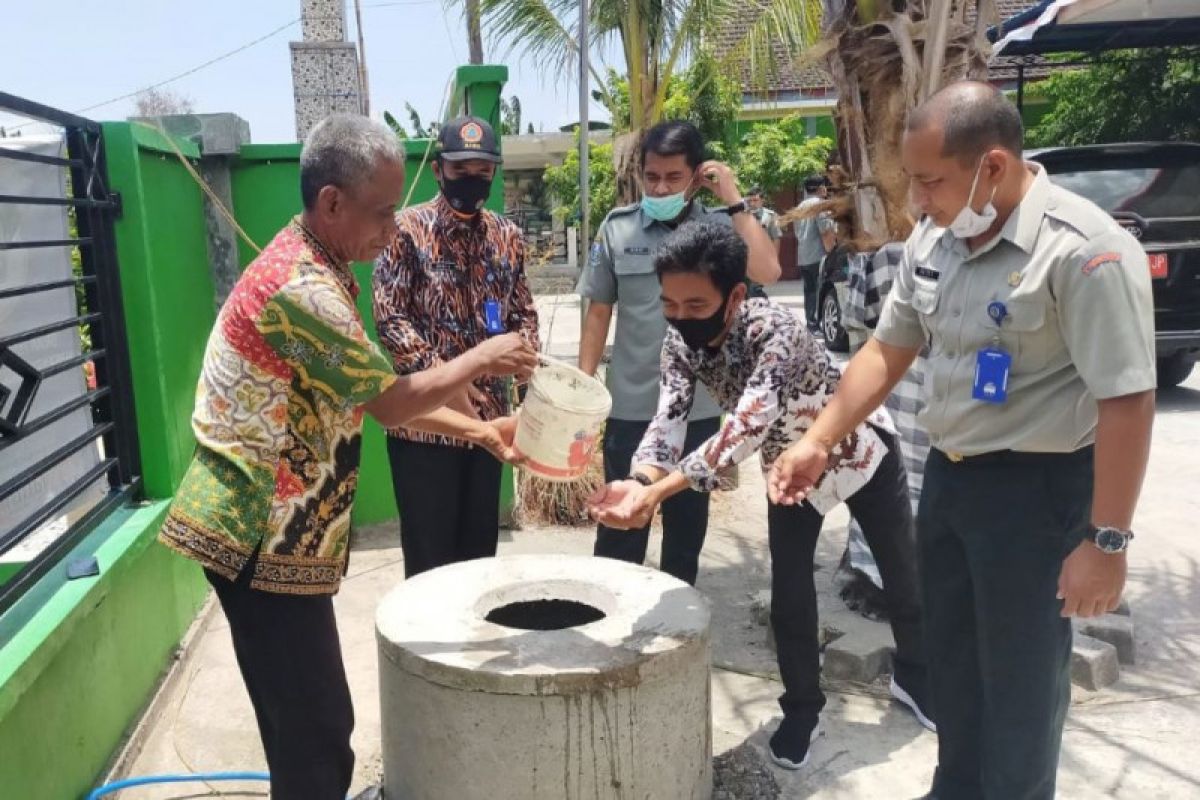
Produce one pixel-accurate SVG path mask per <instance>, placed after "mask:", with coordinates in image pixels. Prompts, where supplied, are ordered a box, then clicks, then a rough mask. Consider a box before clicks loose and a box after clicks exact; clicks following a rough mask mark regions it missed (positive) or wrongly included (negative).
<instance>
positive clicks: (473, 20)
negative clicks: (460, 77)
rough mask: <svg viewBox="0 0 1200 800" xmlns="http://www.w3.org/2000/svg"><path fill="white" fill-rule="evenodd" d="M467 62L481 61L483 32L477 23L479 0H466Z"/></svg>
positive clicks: (476, 62)
mask: <svg viewBox="0 0 1200 800" xmlns="http://www.w3.org/2000/svg"><path fill="white" fill-rule="evenodd" d="M466 17H467V45H468V47H469V48H470V56H469V57H468V63H471V64H482V63H483V33H482V32H481V30H480V25H479V0H466Z"/></svg>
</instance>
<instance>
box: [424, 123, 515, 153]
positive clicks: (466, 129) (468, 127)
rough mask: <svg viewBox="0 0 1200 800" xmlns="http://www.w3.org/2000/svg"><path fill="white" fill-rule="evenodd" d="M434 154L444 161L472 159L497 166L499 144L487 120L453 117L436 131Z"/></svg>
mask: <svg viewBox="0 0 1200 800" xmlns="http://www.w3.org/2000/svg"><path fill="white" fill-rule="evenodd" d="M434 153H435V154H436V155H437V157H438V158H442V159H445V160H446V161H469V160H470V159H473V158H479V159H483V160H484V161H492V162H494V163H496V164H499V163H500V162H501V161H502V160H503V159H501V158H500V143H499V142H497V141H496V132H495V131H494V130H492V126H491V125H489V124H488V123H487V120H483V119H480V118H479V117H455V118H454V119H452V120H449V121H447V122H445V123H443V124H442V126H441V128H439V129H438V138H437V145H436V146H435V147H434Z"/></svg>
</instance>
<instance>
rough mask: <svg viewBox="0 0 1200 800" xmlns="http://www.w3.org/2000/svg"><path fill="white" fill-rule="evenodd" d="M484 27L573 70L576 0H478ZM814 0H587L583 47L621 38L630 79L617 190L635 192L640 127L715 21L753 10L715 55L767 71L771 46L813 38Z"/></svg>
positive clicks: (603, 89) (560, 69) (653, 119)
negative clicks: (742, 30) (745, 25)
mask: <svg viewBox="0 0 1200 800" xmlns="http://www.w3.org/2000/svg"><path fill="white" fill-rule="evenodd" d="M481 1H482V8H483V16H484V19H485V20H486V22H487V25H488V28H489V33H490V34H491V35H493V36H495V37H496V38H497V39H498V40H499V41H501V42H503V43H505V44H507V46H508V49H509V52H512V51H514V50H518V51H520V53H521V54H522V55H525V56H528V57H530V58H532V59H533V60H534V61H535V62H536V63H538V64H541V65H543V67H544V69H545V70H546V71H547V72H548V73H550V74H558V75H563V76H569V75H573V74H574V71H573V70H572V65H573V63H574V62H575V59H577V58H578V53H579V50H578V47H579V45H578V33H577V32H578V21H577V17H578V10H579V4H578V0H481ZM820 6H821V2H820V0H751V2H750V5H749V6H748V5H747V3H746V0H650V1H649V2H647V0H592V3H591V7H590V9H589V14H588V27H589V47H590V48H591V51H592V52H603V51H604V50H605V48H606V47H607V46H608V45H609V44H611V43H614V42H615V43H619V44H620V49H621V53H622V56H623V59H624V62H625V75H626V77H627V79H628V81H629V98H630V101H629V132H628V133H627V134H626V135H625V136H623V137H621V139H620V140H618V142H617V145H616V146H615V147H614V154H615V157H616V159H617V165H618V194H619V195H620V196H621V197H622V198H623V199H624V200H626V201H629V200H632V199H633V198H634V197H636V194H637V190H636V187H635V186H634V182H633V180H632V176H633V173H634V166H633V159H631V158H630V156H631V155H632V154H633V153H635V152H636V150H637V146H638V144H639V143H640V139H641V133H642V132H643V131H644V130H645V129H646V128H649V127H650V126H652V125H654V124H655V123H657V122H659V121H661V120H662V114H663V104H664V102H665V100H666V97H667V86H668V83H669V79H670V77H671V76H672V75H673V74H675V73H676V72H677V71H679V70H681V69H682V68H683V66H684V65H685V63H686V61H687V59H688V58H689V57H691V55H693V54H694V53H696V52H698V51H699V49H700V48H702V47H711V45H710V44H709V38H710V37H711V36H712V34H714V33H715V32H716V31H717V30H719V29H720V27H721V23H722V22H723V21H725V20H729V19H732V18H734V16H735V15H744V14H747V13H752V14H756V15H757V16H756V19H755V23H754V24H753V25H752V26H751V27H750V28H749V30H748V31H747V33H746V34H745V36H743V37H742V38H741V39H740V40H738V41H735V42H732V43H728V44H727V46H726V47H725V48H723V50H722V53H721V57H722V59H723V60H725V61H727V62H728V63H730V64H732V63H734V62H736V61H739V60H741V61H748V62H749V63H750V64H751V65H752V67H753V68H754V69H755V71H756V72H759V73H761V74H762V75H764V76H766V75H769V74H770V71H771V69H772V67H773V63H774V62H773V61H772V55H771V53H772V46H773V45H776V46H778V45H782V46H783V48H784V50H785V52H786V53H787V54H788V55H789V57H796V56H798V55H799V54H800V52H801V51H802V50H803V48H804V47H805V46H806V45H808V44H811V43H813V42H815V41H816V40H817V36H818V33H819V20H820ZM589 61H592V65H591V66H590V71H591V77H592V81H593V83H594V85H595V86H596V87H597V89H598V91H599V94H600V100H601V102H602V103H604V104H605V105H606V106H608V107H609V108H610V109H612V108H613V107H614V106H615V103H614V98H613V97H612V96H611V94H610V93H609V87H608V85H607V83H606V82H605V80H604V77H603V76H602V74H601V73H600V71H599V70H598V69H596V66H595V63H596V60H593V59H589Z"/></svg>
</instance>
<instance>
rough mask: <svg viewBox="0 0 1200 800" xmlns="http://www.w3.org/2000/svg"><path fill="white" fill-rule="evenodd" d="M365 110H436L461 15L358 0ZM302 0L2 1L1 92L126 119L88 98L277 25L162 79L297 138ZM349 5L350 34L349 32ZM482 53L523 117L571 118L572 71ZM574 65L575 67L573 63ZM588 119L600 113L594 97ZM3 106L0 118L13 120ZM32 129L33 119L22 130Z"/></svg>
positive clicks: (453, 61) (459, 44)
mask: <svg viewBox="0 0 1200 800" xmlns="http://www.w3.org/2000/svg"><path fill="white" fill-rule="evenodd" d="M362 4H363V32H364V35H365V50H366V53H367V70H368V79H369V82H370V87H371V114H372V116H373V117H374V118H376V119H381V118H382V111H383V110H384V109H386V110H389V111H391V112H392V114H393V115H394V116H395V117H396V118H397V119H398V120H400V121H401V122H403V123H404V124H405V125H407V124H408V115H407V114H406V113H405V111H404V104H405V102H409V103H411V104H412V105H413V107H414V108H416V109H417V111H418V112H420V114H421V117H422V119H423V121H426V122H427V121H429V120H430V119H436V118H437V117H438V116H439V114H438V112H439V109H440V108H441V105H442V98H443V95H444V93H445V88H446V81H447V79H448V78H449V76H450V75H451V73H452V72H453V70H454V68H455V67H456V66H458V65H460V64H464V63H466V61H467V42H466V32H465V28H466V26H465V24H464V23H463V21H462V18H461V14H460V12H459V11H458V10H457V7H451V8H450V9H447V8H446V6H445V4H444V2H443V0H391V1H390V2H389V1H388V0H362ZM300 5H301V2H300V0H201V2H199V3H186V4H185V3H182V2H180V1H179V0H157V1H156V2H151V0H109V2H106V3H103V4H102V3H99V2H96V0H87V1H86V2H84V1H83V0H41V1H40V2H22V1H21V0H0V7H3V11H2V12H0V53H2V54H3V59H2V61H0V91H4V92H8V93H9V94H15V95H17V96H18V97H23V98H25V99H27V100H34V101H37V102H39V103H43V104H45V105H50V106H54V107H56V108H60V109H63V110H66V111H73V112H81V113H82V115H83V116H87V117H90V118H92V119H97V120H111V119H124V118H125V117H126V116H128V115H129V114H131V113H132V112H133V100H132V99H124V100H119V101H117V102H113V103H107V104H105V105H102V106H100V107H98V108H92V109H90V110H87V111H84V109H87V108H88V107H89V106H94V105H96V104H99V103H104V102H105V101H108V100H110V99H112V98H116V97H119V96H121V95H125V94H128V93H130V92H134V91H136V90H139V89H142V88H144V87H146V86H149V85H151V84H155V83H158V82H160V81H163V80H166V79H167V78H171V77H172V76H175V75H177V74H179V73H183V72H185V71H188V70H191V69H193V68H195V67H198V66H200V65H202V64H204V63H205V62H207V61H209V60H211V59H214V58H216V57H218V56H221V55H223V54H225V53H228V52H229V51H232V50H235V49H237V48H239V47H241V46H243V45H247V44H249V43H251V42H253V41H254V40H256V39H259V38H261V37H264V36H267V35H268V34H271V33H272V32H273V31H276V29H278V28H280V27H281V26H285V25H288V23H289V22H290V21H292V20H296V22H295V24H294V25H290V26H288V27H286V28H285V29H284V30H282V31H279V32H278V33H275V34H274V35H272V36H270V37H269V38H266V39H265V40H263V41H261V42H258V43H257V44H253V45H252V46H250V47H248V48H246V49H245V50H243V51H241V52H238V53H236V54H234V55H231V56H229V57H228V58H224V59H222V60H220V61H218V62H217V63H214V64H211V65H209V66H206V67H203V68H202V69H199V70H197V71H196V72H194V73H193V74H191V75H187V76H186V77H183V78H180V79H179V80H177V81H174V82H172V83H170V84H168V85H167V86H166V87H164V88H167V89H170V90H172V91H174V92H177V93H180V94H182V95H184V96H186V97H188V98H189V99H191V100H192V102H193V105H194V107H195V110H196V111H197V112H202V113H209V112H233V113H235V114H237V115H239V116H241V117H242V118H243V119H246V120H247V121H249V123H250V131H251V138H252V141H254V142H285V141H294V140H295V115H294V113H293V108H292V77H291V54H290V51H289V48H288V42H289V41H298V40H299V39H300V24H299V17H300ZM355 36H356V31H355V28H354V13H353V4H352V3H350V4H348V10H347V38H349V39H350V40H351V41H353V40H354V39H355ZM484 55H485V61H487V62H488V63H505V64H507V65H508V67H509V82H508V85H507V86H506V87H505V90H504V96H505V97H511V96H512V95H516V96H518V97H519V98H520V99H521V106H522V123H521V125H522V128H525V127H526V126H527V124H528V123H530V122H532V123H533V126H534V129H535V130H542V129H544V130H547V131H551V130H557V129H558V128H559V126H561V125H565V124H568V123H570V122H574V121H575V120H577V119H578V116H579V113H578V108H579V101H578V94H577V88H576V84H575V81H574V80H573V77H574V75H573V74H572V75H571V76H570V82H569V83H568V82H567V81H566V80H563V79H562V78H561V76H557V75H548V74H545V73H546V71H545V70H542V69H539V68H538V67H537V66H536V65H535V64H533V63H531V62H528V61H525V60H521V59H519V58H517V57H516V56H515V55H514V56H512V57H509V58H503V56H504V51H503V49H502V48H500V47H499V45H497V44H496V43H494V42H492V41H490V40H489V39H488V36H487V31H486V29H485V31H484ZM573 72H574V71H572V73H573ZM590 107H591V111H590V112H589V113H590V115H591V117H592V118H593V119H607V116H608V115H607V113H606V112H605V111H604V109H603V108H602V107H601V106H600V105H599V104H597V103H595V102H592V103H591V106H590ZM12 123H13V119H12V117H11V116H8V115H5V114H3V113H2V112H0V125H9V126H11V125H12ZM29 130H30V132H32V131H33V130H36V128H32V129H29Z"/></svg>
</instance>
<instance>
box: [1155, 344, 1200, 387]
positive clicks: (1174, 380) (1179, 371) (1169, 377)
mask: <svg viewBox="0 0 1200 800" xmlns="http://www.w3.org/2000/svg"><path fill="white" fill-rule="evenodd" d="M1195 364H1196V362H1195V359H1194V358H1193V357H1192V356H1191V354H1190V353H1176V354H1175V355H1173V356H1168V357H1167V358H1160V359H1159V360H1158V364H1157V372H1158V388H1160V389H1170V388H1172V387H1174V386H1178V385H1179V384H1181V383H1183V382H1184V381H1185V380H1187V377H1188V375H1191V374H1192V367H1193V366H1195Z"/></svg>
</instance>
